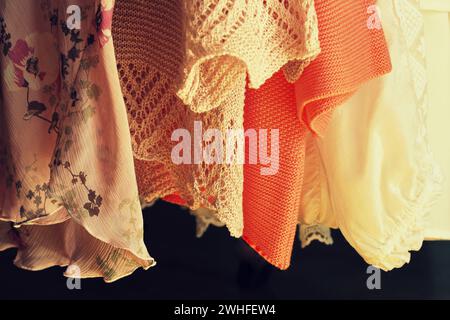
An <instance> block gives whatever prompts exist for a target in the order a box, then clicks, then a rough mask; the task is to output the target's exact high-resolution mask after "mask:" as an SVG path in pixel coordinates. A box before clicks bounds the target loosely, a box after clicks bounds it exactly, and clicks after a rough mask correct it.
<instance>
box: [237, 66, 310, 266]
mask: <svg viewBox="0 0 450 320" xmlns="http://www.w3.org/2000/svg"><path fill="white" fill-rule="evenodd" d="M244 113H245V117H244V118H245V120H244V126H245V128H267V129H270V130H273V129H278V130H279V155H280V157H279V169H278V172H277V174H275V175H261V172H260V169H261V167H263V166H262V165H261V164H256V165H251V164H246V165H244V236H243V237H244V240H245V241H247V243H248V244H249V245H250V246H251V247H253V248H254V249H255V250H256V251H257V252H258V253H259V254H260V255H262V256H263V257H264V258H265V259H266V260H267V261H269V262H270V263H271V264H273V265H275V266H277V267H278V268H280V269H286V268H287V267H288V266H289V264H290V259H291V252H292V244H293V241H294V237H295V231H296V228H297V221H298V220H297V219H298V213H297V210H296V208H298V207H299V205H300V197H301V192H302V190H301V186H302V179H303V164H304V157H305V151H304V147H305V138H304V136H305V133H306V131H307V128H306V126H305V125H304V124H303V123H301V122H300V121H298V120H297V109H296V103H295V90H294V84H292V83H289V82H287V80H286V79H285V78H284V76H283V73H282V72H278V73H277V74H275V75H274V76H273V77H272V78H271V79H269V80H268V81H267V82H266V83H265V84H264V85H263V86H261V88H260V89H258V90H253V89H249V90H248V92H247V95H246V100H245V111H244ZM247 151H248V150H247Z"/></svg>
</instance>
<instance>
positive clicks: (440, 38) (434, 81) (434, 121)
mask: <svg viewBox="0 0 450 320" xmlns="http://www.w3.org/2000/svg"><path fill="white" fill-rule="evenodd" d="M420 11H421V13H422V15H423V19H424V29H425V43H426V50H425V53H426V71H427V76H428V90H427V92H428V97H429V112H428V116H427V124H428V133H429V142H430V149H431V150H432V151H433V155H434V156H435V158H436V161H437V162H438V164H439V166H440V168H441V169H442V173H443V175H444V178H445V179H444V183H443V186H442V195H441V197H440V198H439V199H437V201H436V204H435V205H434V206H433V208H432V210H431V211H430V214H429V221H428V224H427V226H426V229H425V237H426V239H429V240H439V239H445V240H449V239H450V184H449V177H450V144H449V142H448V139H447V137H449V136H450V131H449V130H450V128H449V126H448V124H447V123H446V122H447V121H446V120H447V119H449V117H450V91H449V86H450V2H449V1H446V0H434V1H427V0H425V1H420Z"/></svg>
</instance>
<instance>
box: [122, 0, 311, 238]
mask: <svg viewBox="0 0 450 320" xmlns="http://www.w3.org/2000/svg"><path fill="white" fill-rule="evenodd" d="M144 17H145V18H144ZM137 23H139V26H137ZM113 30H114V35H115V41H116V43H117V47H116V53H117V59H118V68H119V74H120V79H121V85H122V90H123V93H124V96H125V99H126V104H127V111H128V117H129V122H130V130H131V136H132V142H133V150H134V154H135V166H136V172H137V178H138V185H139V192H140V194H141V195H142V197H143V198H144V199H145V201H148V202H151V201H153V200H154V199H156V198H165V199H166V200H168V201H172V202H175V203H178V204H182V205H185V206H188V207H189V208H191V209H194V210H195V209H199V208H204V209H208V210H209V212H210V213H213V214H214V215H215V218H216V219H217V220H218V221H220V222H221V223H223V224H225V225H226V226H227V228H228V229H229V231H230V233H231V235H233V236H236V237H239V236H241V235H242V230H243V211H242V202H243V200H242V193H243V165H242V163H239V162H238V161H237V160H238V159H239V154H238V153H239V150H238V149H237V148H233V149H232V150H231V151H230V154H229V155H228V156H230V158H231V159H234V160H232V161H231V162H229V163H217V162H215V163H207V162H205V161H203V160H200V161H198V162H197V163H194V161H192V162H191V163H189V164H181V165H180V164H175V163H174V161H173V159H172V157H171V153H172V148H173V147H174V146H175V144H176V143H174V142H173V141H172V140H171V137H172V133H173V132H174V130H175V129H186V130H187V132H188V133H189V135H190V136H191V137H193V139H194V137H195V134H196V132H195V127H194V122H197V123H200V124H201V127H202V131H203V132H204V131H206V130H207V129H216V130H218V131H219V132H220V133H221V134H222V135H223V136H225V134H226V132H227V130H228V129H236V130H242V129H243V128H244V126H243V121H244V114H243V111H244V98H245V87H246V77H247V75H248V78H249V81H250V83H251V85H252V86H254V87H257V86H259V85H261V84H262V83H263V82H264V81H265V80H266V79H267V78H269V77H270V76H271V75H272V74H273V73H274V72H276V71H278V70H279V69H281V68H282V67H283V66H285V65H286V64H288V63H289V62H290V61H293V63H296V64H297V65H295V66H290V67H289V70H288V69H286V74H288V75H289V77H290V78H295V76H296V75H297V74H298V73H299V72H300V70H301V68H302V67H304V64H306V63H308V61H309V60H311V59H312V58H313V57H315V56H316V55H317V54H318V52H319V51H320V48H319V43H318V40H317V21H316V16H315V10H314V6H313V2H312V1H310V0H303V1H295V2H293V1H284V2H279V1H245V0H237V1H216V0H214V1H181V0H171V1H162V0H159V1H144V0H132V1H118V3H117V5H116V11H115V17H114V27H113ZM210 143H211V141H210V142H209V143H205V142H204V141H192V145H193V146H195V147H199V146H201V147H202V149H204V148H207V147H208V145H209V144H210ZM224 143H225V142H224ZM223 146H225V145H223ZM192 160H193V159H192Z"/></svg>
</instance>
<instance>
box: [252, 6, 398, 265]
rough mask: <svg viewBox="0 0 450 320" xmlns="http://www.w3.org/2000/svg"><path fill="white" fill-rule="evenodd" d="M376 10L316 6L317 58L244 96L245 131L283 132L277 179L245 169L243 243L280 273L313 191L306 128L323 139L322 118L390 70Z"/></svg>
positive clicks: (323, 124)
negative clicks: (372, 16) (371, 24)
mask: <svg viewBox="0 0 450 320" xmlns="http://www.w3.org/2000/svg"><path fill="white" fill-rule="evenodd" d="M374 4H375V1H352V2H350V1H345V0H340V1H320V0H316V1H315V7H316V12H317V18H318V24H319V41H320V47H321V53H320V54H319V55H318V57H317V59H315V60H314V61H312V62H311V64H310V65H309V66H307V67H306V68H305V70H304V72H303V74H302V75H301V76H300V78H299V79H298V81H296V82H295V84H293V85H291V84H289V83H287V82H286V81H285V80H284V79H283V78H282V77H280V76H279V75H275V76H274V77H273V78H272V79H270V80H268V81H267V82H266V84H265V85H264V86H262V87H261V88H259V89H257V90H249V91H248V93H247V97H246V105H245V110H244V118H245V122H244V127H245V128H272V129H276V128H279V130H280V141H279V145H280V147H279V149H280V161H279V163H280V164H279V170H278V173H277V174H275V175H273V176H263V175H261V174H260V172H259V167H258V166H254V165H249V164H246V165H245V166H244V197H243V198H244V235H243V237H244V239H245V240H246V241H247V242H248V243H249V244H250V245H251V246H252V247H254V248H255V249H256V250H257V251H258V252H259V253H260V254H261V255H262V256H263V257H264V258H265V259H266V260H267V261H269V262H270V263H272V264H273V265H275V266H277V267H279V268H281V269H286V268H287V267H288V266H289V263H290V257H291V252H292V245H293V241H294V237H295V232H296V227H297V221H298V219H299V217H298V215H299V213H298V209H299V207H300V199H301V197H302V192H303V191H305V192H307V191H308V190H309V188H310V186H309V185H303V180H304V170H305V168H304V166H305V143H306V142H305V141H306V135H307V134H308V131H309V129H311V130H313V131H314V132H315V133H317V134H324V132H325V129H326V126H327V123H328V121H329V120H325V119H328V118H330V117H331V116H332V113H333V111H334V109H335V108H336V107H337V106H339V105H340V104H341V103H342V102H344V101H345V100H346V99H348V98H350V96H351V95H352V94H353V93H354V91H355V90H356V89H357V88H358V87H359V86H361V85H362V84H363V83H364V82H366V81H368V80H370V79H372V78H376V77H379V76H381V75H383V74H385V73H388V72H389V71H390V70H391V64H390V58H389V53H388V50H387V47H386V41H385V38H384V35H383V31H382V30H381V29H377V28H373V29H370V28H368V27H367V21H368V19H369V15H368V13H367V9H368V7H369V6H371V5H374ZM349 21H352V23H348V22H349ZM293 108H294V109H295V110H296V111H295V113H293V112H292V110H293ZM297 115H300V117H298V116H297ZM306 156H307V157H309V156H310V154H307V155H306ZM315 165H318V163H317V164H315ZM312 170H313V171H314V170H315V169H312ZM308 181H309V180H308ZM313 182H314V183H315V181H313ZM302 186H303V187H302ZM302 219H303V217H300V220H301V221H302Z"/></svg>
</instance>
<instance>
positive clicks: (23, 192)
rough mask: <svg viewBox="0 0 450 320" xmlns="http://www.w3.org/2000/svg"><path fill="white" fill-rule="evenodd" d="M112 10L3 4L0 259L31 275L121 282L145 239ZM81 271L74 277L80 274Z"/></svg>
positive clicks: (86, 3)
mask: <svg viewBox="0 0 450 320" xmlns="http://www.w3.org/2000/svg"><path fill="white" fill-rule="evenodd" d="M112 10H113V2H112V1H108V0H103V1H91V0H77V1H56V0H47V1H34V0H23V1H5V0H1V1H0V28H1V29H0V49H1V50H0V52H1V54H0V65H1V71H0V72H1V73H0V75H1V80H0V81H1V95H0V97H1V104H0V131H1V132H0V220H1V222H0V250H3V249H7V248H11V247H16V248H18V253H17V256H16V259H15V264H16V265H17V266H19V267H21V268H24V269H29V270H40V269H43V268H47V267H51V266H56V265H58V266H68V265H70V266H71V268H68V270H69V269H71V270H69V271H67V272H68V275H70V276H73V277H83V278H87V277H103V278H104V279H105V281H108V282H109V281H114V280H117V279H119V278H121V277H124V276H126V275H128V274H130V273H132V272H133V271H134V270H135V269H136V268H138V267H143V268H148V267H150V266H152V265H153V264H154V261H153V259H152V258H151V257H150V256H149V254H148V252H147V249H146V247H145V244H144V241H143V223H142V214H141V207H140V204H139V197H138V191H137V187H136V179H135V174H134V168H133V158H132V149H131V144H130V134H129V128H128V124H127V121H126V109H125V105H124V102H123V98H122V95H121V91H120V84H119V81H118V74H117V70H116V62H115V58H114V49H113V43H112V39H111V38H110V37H109V36H110V28H111V18H112ZM74 270H75V273H73V271H74Z"/></svg>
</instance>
